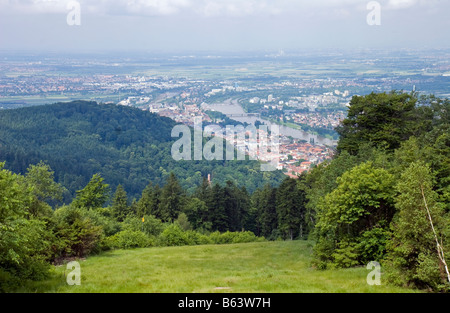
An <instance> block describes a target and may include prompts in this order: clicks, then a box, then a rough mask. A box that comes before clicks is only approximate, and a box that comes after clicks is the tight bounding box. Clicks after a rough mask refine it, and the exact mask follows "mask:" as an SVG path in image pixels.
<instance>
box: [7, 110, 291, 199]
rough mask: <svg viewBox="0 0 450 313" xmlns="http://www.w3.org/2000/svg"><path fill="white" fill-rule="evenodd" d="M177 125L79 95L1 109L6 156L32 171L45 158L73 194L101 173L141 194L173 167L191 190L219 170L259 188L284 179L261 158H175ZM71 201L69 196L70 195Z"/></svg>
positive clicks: (17, 167) (17, 168)
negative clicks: (266, 168)
mask: <svg viewBox="0 0 450 313" xmlns="http://www.w3.org/2000/svg"><path fill="white" fill-rule="evenodd" d="M175 124H176V123H175V122H174V121H172V120H171V119H169V118H164V117H160V116H158V115H155V114H152V113H150V112H146V111H142V110H140V109H136V108H130V107H124V106H117V105H114V104H97V103H96V102H87V101H75V102H70V103H56V104H49V105H44V106H35V107H27V108H20V109H15V110H4V111H0V145H1V146H0V161H6V165H5V168H7V169H10V170H12V171H13V172H16V173H25V172H26V170H27V168H28V167H29V165H30V164H37V163H38V162H40V161H44V162H45V163H47V164H49V165H50V167H51V168H52V170H53V171H54V172H55V180H56V181H57V182H59V183H61V184H62V185H63V186H64V187H66V188H67V189H68V191H69V192H70V194H71V195H72V196H73V195H74V194H75V191H76V190H80V189H82V188H83V187H84V186H86V184H87V183H88V182H89V180H90V179H91V177H92V175H93V174H95V173H99V174H100V175H101V176H102V177H103V178H104V179H105V182H106V183H108V184H109V185H110V186H111V187H112V188H111V189H112V190H114V188H115V186H117V185H119V184H121V185H122V186H123V187H124V188H125V190H126V191H127V192H128V194H129V195H130V197H136V198H138V197H139V196H140V194H141V192H142V190H143V189H144V188H145V186H146V185H147V184H148V183H149V182H150V181H151V182H153V183H154V184H160V185H163V184H164V183H165V180H166V178H167V177H168V176H169V174H170V172H174V173H175V174H176V175H177V177H178V179H179V180H180V184H181V185H182V186H183V187H184V188H185V189H187V190H188V191H189V190H193V189H195V188H196V186H198V185H200V184H201V182H202V178H203V177H206V176H207V175H208V174H212V177H213V180H214V181H215V182H219V183H225V181H227V180H231V181H233V182H234V183H236V184H237V185H238V186H244V187H246V188H247V190H248V191H250V192H252V191H253V190H255V189H256V188H258V187H262V184H265V183H274V184H275V185H276V184H278V183H279V182H280V181H281V180H282V179H283V178H284V176H283V174H282V173H281V172H278V171H277V172H261V171H260V170H259V163H258V162H256V161H175V160H173V158H172V156H171V146H172V143H173V142H174V140H177V138H171V130H172V128H173V127H174V125H175ZM66 200H68V199H66Z"/></svg>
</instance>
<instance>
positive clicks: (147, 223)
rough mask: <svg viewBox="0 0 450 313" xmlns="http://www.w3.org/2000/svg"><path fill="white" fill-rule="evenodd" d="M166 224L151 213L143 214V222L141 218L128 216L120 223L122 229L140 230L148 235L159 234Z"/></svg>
mask: <svg viewBox="0 0 450 313" xmlns="http://www.w3.org/2000/svg"><path fill="white" fill-rule="evenodd" d="M165 227H166V226H165V225H164V223H163V222H162V221H161V220H159V219H157V218H156V217H154V216H153V215H145V216H144V222H142V219H141V218H138V217H134V216H128V217H126V218H125V220H124V221H123V223H122V230H133V231H142V232H144V233H145V234H147V235H148V236H155V237H157V236H159V234H161V233H162V232H163V230H164V228H165Z"/></svg>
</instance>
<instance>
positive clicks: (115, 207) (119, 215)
mask: <svg viewBox="0 0 450 313" xmlns="http://www.w3.org/2000/svg"><path fill="white" fill-rule="evenodd" d="M112 211H113V214H114V217H115V218H116V219H117V220H118V221H119V222H122V221H123V220H124V219H125V218H126V217H127V215H128V214H129V207H128V197H127V192H126V191H125V189H123V187H122V185H118V186H117V188H116V192H115V193H114V197H113V203H112Z"/></svg>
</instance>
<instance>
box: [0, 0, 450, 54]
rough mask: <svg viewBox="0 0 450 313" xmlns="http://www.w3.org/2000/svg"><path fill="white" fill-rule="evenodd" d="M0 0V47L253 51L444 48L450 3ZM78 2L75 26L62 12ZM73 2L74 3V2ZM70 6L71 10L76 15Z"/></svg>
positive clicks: (425, 0) (398, 0) (430, 0)
mask: <svg viewBox="0 0 450 313" xmlns="http://www.w3.org/2000/svg"><path fill="white" fill-rule="evenodd" d="M369 2H371V1H365V0H342V1H339V0H307V1H306V0H109V1H105V0H79V1H68V0H0V50H3V51H4V50H7V51H16V50H25V51H73V52H82V51H87V52H88V51H154V52H165V51H252V50H268V51H278V50H281V49H283V50H292V49H309V48H314V49H322V48H328V49H329V48H332V49H333V48H338V49H346V48H348V49H352V48H380V49H384V48H448V47H449V46H450V32H449V30H450V19H449V18H448V16H449V13H450V1H448V0H380V1H377V2H376V3H378V4H380V8H381V10H380V21H381V25H374V26H370V25H368V23H367V15H368V14H369V13H370V12H371V10H368V8H367V4H368V3H369ZM77 3H78V4H79V9H80V10H79V12H80V14H79V18H80V19H79V21H80V23H81V24H80V25H73V26H71V25H69V23H68V22H67V16H68V14H75V13H76V12H75V11H74V10H75V8H76V4H77ZM74 5H75V6H74ZM74 12H75V13H74Z"/></svg>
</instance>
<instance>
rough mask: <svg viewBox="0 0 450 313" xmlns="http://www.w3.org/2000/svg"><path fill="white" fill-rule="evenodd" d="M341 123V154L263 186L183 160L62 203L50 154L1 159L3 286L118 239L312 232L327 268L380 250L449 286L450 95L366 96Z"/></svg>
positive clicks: (155, 242) (398, 267) (403, 280)
mask: <svg viewBox="0 0 450 313" xmlns="http://www.w3.org/2000/svg"><path fill="white" fill-rule="evenodd" d="M34 110H37V111H38V110H39V108H34ZM37 111H36V112H37ZM12 112H14V111H12ZM130 112H131V111H130ZM2 118H3V119H4V118H5V117H4V115H3V116H2ZM149 118H156V117H154V116H149ZM30 123H31V122H30ZM42 123H44V122H42ZM105 123H106V122H105ZM106 124H107V123H106ZM5 125H7V123H5V124H3V125H2V127H3V128H2V129H5V128H6V126H5ZM114 127H119V126H118V125H116V126H114ZM54 131H58V132H61V130H57V129H54ZM336 131H337V132H338V133H339V135H340V139H339V142H338V147H337V154H336V156H335V157H334V158H333V159H332V160H331V161H329V162H326V163H322V164H320V165H318V166H316V167H314V168H313V169H312V170H310V171H309V172H308V173H306V174H303V175H301V176H299V177H298V178H297V179H294V178H290V177H285V178H283V179H282V180H281V182H280V183H276V182H272V183H271V182H270V181H268V180H262V182H261V183H262V184H263V185H262V186H261V185H259V186H258V187H256V188H255V189H254V190H252V191H249V190H248V188H247V187H246V186H245V185H243V184H240V183H237V182H236V181H234V180H231V179H223V181H221V182H220V183H219V182H210V181H208V180H207V179H206V178H205V177H202V178H201V181H200V182H198V183H196V184H194V185H192V186H188V187H185V186H184V185H183V184H182V178H180V176H179V175H178V172H177V171H175V170H174V171H170V172H169V173H168V174H167V176H166V178H165V180H164V181H161V183H160V182H158V181H156V182H155V181H152V180H151V179H148V181H147V183H146V184H145V186H144V187H143V188H142V189H141V191H140V193H139V195H138V196H137V197H135V196H133V197H130V196H129V193H127V191H126V189H125V188H124V187H123V185H122V184H121V183H118V184H117V185H116V184H110V183H109V181H108V179H106V177H104V176H103V175H101V174H97V173H96V174H93V175H91V177H90V179H89V181H88V182H87V183H86V184H84V185H83V186H82V187H81V188H79V189H77V191H76V193H75V195H74V198H73V201H71V202H70V203H69V204H64V205H58V203H60V200H61V198H63V195H64V189H65V187H64V186H63V184H62V183H61V182H58V181H57V179H55V178H56V175H55V174H56V171H55V172H54V171H53V166H50V165H49V164H48V163H46V162H40V160H39V161H36V162H34V163H31V165H28V166H27V167H26V169H25V170H24V171H22V172H17V173H14V172H13V171H10V170H7V169H6V168H5V164H2V165H1V169H0V199H1V200H0V201H1V202H0V226H1V227H0V238H1V241H0V244H1V249H0V282H1V283H0V290H2V291H10V290H14V288H16V287H17V286H18V285H20V283H21V282H23V281H24V280H27V279H33V280H37V279H42V278H44V277H45V276H46V275H48V272H49V271H48V268H49V266H50V265H49V264H52V263H59V262H61V261H63V260H65V259H67V258H73V257H84V256H88V255H90V254H93V253H101V251H104V250H108V249H116V248H123V249H126V248H133V247H151V246H170V245H195V244H223V243H231V242H235V243H237V242H248V241H256V240H293V239H297V240H302V239H308V240H311V241H312V242H313V243H314V261H313V263H312V264H311V266H312V267H313V268H315V269H316V270H324V269H333V268H345V267H353V266H361V265H363V266H365V265H366V264H367V263H368V262H370V261H377V262H379V263H380V264H381V265H382V268H383V275H384V276H385V277H386V279H387V280H388V281H389V282H390V283H392V284H397V285H401V286H406V287H411V288H420V289H424V290H428V291H435V292H448V291H450V281H449V280H450V274H449V272H448V265H447V262H448V260H446V259H445V252H448V251H449V249H450V244H449V236H450V216H449V211H450V101H449V100H442V99H438V98H435V97H433V96H420V97H419V96H418V95H417V94H407V93H402V92H391V93H379V94H375V93H372V94H369V95H366V96H355V97H353V98H352V101H351V102H350V106H349V109H348V114H347V118H346V119H345V120H343V121H342V123H341V125H340V126H339V127H338V128H337V129H336ZM46 134H47V135H46V136H47V137H45V138H44V139H42V140H43V143H45V142H51V141H52V138H51V133H50V132H48V133H46ZM103 135H106V134H103ZM17 136H19V135H17ZM53 136H57V135H56V134H53ZM18 138H20V137H18ZM102 138H103V137H102ZM74 153H75V154H76V153H78V151H75V152H74ZM55 158H56V156H55ZM17 160H20V158H19V157H18V158H17ZM111 162H115V161H114V160H111ZM156 162H158V160H155V163H156ZM6 164H7V163H6ZM177 165H178V166H179V164H177ZM124 166H126V165H124ZM118 170H120V167H119V168H118ZM126 177H127V176H124V178H126ZM119 178H120V176H119Z"/></svg>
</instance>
